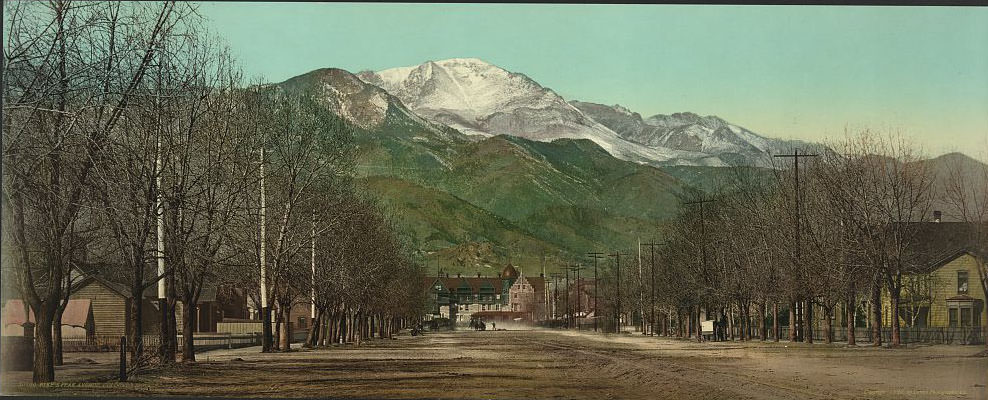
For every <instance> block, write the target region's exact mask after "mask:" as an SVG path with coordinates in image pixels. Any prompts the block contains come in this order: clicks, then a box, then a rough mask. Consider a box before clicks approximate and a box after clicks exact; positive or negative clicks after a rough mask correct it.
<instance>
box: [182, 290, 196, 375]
mask: <svg viewBox="0 0 988 400" xmlns="http://www.w3.org/2000/svg"><path fill="white" fill-rule="evenodd" d="M195 324H196V304H195V303H194V302H192V301H189V299H188V298H185V299H182V362H184V363H192V362H196V341H195V327H196V325H195Z"/></svg>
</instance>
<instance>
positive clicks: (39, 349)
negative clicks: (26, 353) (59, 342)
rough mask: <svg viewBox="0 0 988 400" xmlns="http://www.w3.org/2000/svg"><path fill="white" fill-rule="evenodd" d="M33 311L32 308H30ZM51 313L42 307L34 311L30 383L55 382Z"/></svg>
mask: <svg viewBox="0 0 988 400" xmlns="http://www.w3.org/2000/svg"><path fill="white" fill-rule="evenodd" d="M32 309H33V307H32ZM52 317H53V316H52V313H50V312H49V311H48V310H45V306H44V305H43V306H42V307H41V309H40V310H38V309H34V320H35V323H36V325H34V372H33V374H32V377H31V379H32V381H33V382H34V383H47V382H54V381H55V358H54V354H53V352H52V337H51V336H52V335H51V332H52V329H51V328H52V320H53V318H52Z"/></svg>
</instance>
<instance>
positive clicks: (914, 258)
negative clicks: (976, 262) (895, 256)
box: [906, 222, 988, 273]
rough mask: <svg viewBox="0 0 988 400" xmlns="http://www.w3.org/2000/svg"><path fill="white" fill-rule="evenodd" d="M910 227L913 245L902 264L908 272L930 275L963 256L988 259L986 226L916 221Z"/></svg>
mask: <svg viewBox="0 0 988 400" xmlns="http://www.w3.org/2000/svg"><path fill="white" fill-rule="evenodd" d="M910 225H911V226H910V228H911V229H912V230H913V235H914V236H913V243H914V244H913V245H912V246H911V247H910V248H909V249H908V250H907V253H906V257H907V260H906V261H907V263H908V264H909V265H910V266H911V267H910V270H911V271H912V272H915V273H928V272H932V271H934V270H936V269H937V268H940V267H942V266H943V265H944V264H947V263H949V262H951V261H953V260H955V259H957V257H960V256H962V255H964V254H971V255H974V256H975V257H978V258H981V259H986V258H988V223H969V222H917V223H912V224H910Z"/></svg>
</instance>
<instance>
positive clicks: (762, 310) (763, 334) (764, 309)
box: [758, 302, 768, 342]
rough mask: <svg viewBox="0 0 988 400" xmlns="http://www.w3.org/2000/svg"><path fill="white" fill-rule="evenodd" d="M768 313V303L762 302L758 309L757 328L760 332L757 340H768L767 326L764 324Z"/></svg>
mask: <svg viewBox="0 0 988 400" xmlns="http://www.w3.org/2000/svg"><path fill="white" fill-rule="evenodd" d="M767 313H768V303H766V302H762V305H761V307H758V321H759V322H758V326H759V327H760V328H761V331H760V332H759V334H758V338H759V339H761V341H763V342H764V341H766V340H768V324H766V323H765V318H766V314H767Z"/></svg>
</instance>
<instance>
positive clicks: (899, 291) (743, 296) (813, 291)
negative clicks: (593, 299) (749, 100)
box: [599, 131, 988, 346]
mask: <svg viewBox="0 0 988 400" xmlns="http://www.w3.org/2000/svg"><path fill="white" fill-rule="evenodd" d="M800 151H803V152H804V153H803V154H800V157H799V170H798V174H799V176H798V184H797V183H796V182H797V177H796V174H797V169H795V168H794V163H793V160H792V158H791V157H790V158H776V159H775V161H776V162H777V164H776V168H775V169H774V171H772V172H770V173H765V172H764V171H761V172H759V171H757V170H755V169H752V168H743V167H737V168H732V169H731V171H730V173H729V174H727V175H728V176H727V177H726V178H723V179H722V180H721V181H720V182H717V183H716V184H715V185H712V186H714V189H712V190H707V191H705V192H700V191H687V192H685V193H684V194H682V196H681V197H682V198H681V200H682V206H681V207H680V209H679V210H678V216H677V217H676V218H674V219H673V220H672V221H671V222H669V223H665V224H661V225H660V226H658V227H657V228H656V231H655V232H651V233H648V234H645V235H643V236H644V237H645V238H649V237H654V238H657V239H658V240H656V241H657V242H659V243H655V244H649V243H645V244H642V245H641V246H640V248H641V256H640V257H641V263H642V264H641V265H643V267H641V268H642V270H641V271H639V263H638V262H637V260H636V259H635V256H636V253H637V252H638V249H635V248H634V246H632V247H630V248H628V249H622V250H621V251H620V253H623V254H627V255H626V256H624V257H623V258H624V260H623V264H622V269H623V271H622V272H621V273H620V274H618V273H617V271H615V270H614V260H613V257H612V260H611V262H610V263H609V265H608V266H607V267H606V268H602V269H601V270H602V273H601V277H602V280H601V287H600V288H599V290H600V293H601V294H600V302H601V307H602V311H601V315H602V317H604V318H609V316H610V315H612V314H613V312H612V311H613V309H614V308H616V307H618V306H619V304H621V303H623V307H622V314H623V315H630V313H635V314H637V315H638V316H641V317H639V318H638V319H637V320H636V321H637V322H638V323H639V327H640V328H641V329H642V330H646V331H651V332H659V333H661V334H669V335H679V336H686V337H695V338H697V340H701V339H702V336H701V328H700V326H701V324H700V321H701V318H700V313H701V310H704V311H706V312H708V313H717V314H718V315H722V316H724V318H725V319H726V323H727V324H729V325H728V327H727V331H728V332H729V335H730V339H734V338H735V332H737V334H738V335H739V336H740V337H739V339H741V340H750V339H751V338H752V337H753V336H757V337H759V338H761V339H762V340H765V339H767V338H770V337H772V338H774V339H775V340H779V338H780V337H784V336H788V338H789V339H790V340H793V341H805V342H813V340H814V337H813V335H814V331H813V326H814V323H813V321H818V323H821V324H822V325H823V327H822V328H823V329H822V331H823V332H824V333H823V338H822V339H823V340H824V341H825V342H827V343H830V342H833V341H834V336H835V334H834V333H835V331H836V330H839V329H846V336H847V342H848V343H850V344H854V343H855V340H856V338H855V332H854V324H853V323H852V324H846V323H845V324H842V325H843V326H842V327H837V326H833V324H834V321H838V322H839V321H856V320H859V315H856V313H858V312H859V309H862V310H868V309H870V315H867V316H864V317H865V318H867V319H868V325H869V326H870V328H871V334H870V336H871V337H873V338H875V340H873V341H872V344H873V345H882V337H883V335H882V329H883V325H884V326H885V328H886V329H890V330H891V332H890V335H889V336H888V337H890V339H891V343H889V344H890V345H892V346H898V345H900V344H901V343H902V341H901V337H900V325H901V323H900V321H906V323H909V321H915V314H917V312H915V310H914V309H918V307H920V306H921V305H922V304H925V303H922V302H929V301H931V299H930V298H929V296H925V295H924V294H923V293H925V292H930V291H931V287H932V286H933V285H934V284H935V283H934V282H931V281H930V279H932V278H931V276H930V274H926V273H915V271H919V270H922V267H925V266H926V265H928V264H929V263H930V262H931V261H936V260H930V259H929V258H928V254H925V253H924V252H925V251H927V250H929V246H928V243H926V242H927V241H928V239H929V238H924V237H921V236H920V232H921V231H922V229H923V225H924V224H925V223H931V222H932V221H933V219H934V214H935V213H934V211H940V210H942V211H943V216H944V218H945V219H949V220H951V221H955V222H965V223H968V224H967V225H966V227H964V228H963V229H966V231H965V232H966V233H965V234H964V235H965V236H964V239H965V240H970V243H973V244H974V246H977V244H978V243H980V244H981V246H982V247H984V246H985V245H984V244H986V243H988V167H985V166H984V164H980V165H978V166H976V167H973V169H972V167H970V164H966V166H965V164H964V163H962V162H950V161H949V160H948V161H947V162H945V163H944V164H939V165H938V164H935V163H933V162H932V161H931V160H927V159H926V158H925V157H924V156H923V155H922V154H921V153H920V151H919V150H918V149H917V147H916V146H914V145H912V144H910V142H908V141H907V140H905V139H903V138H902V137H901V136H899V135H898V134H895V133H888V134H880V133H875V132H870V131H861V132H854V133H848V134H846V135H845V137H844V138H843V139H841V140H839V141H835V142H833V143H829V144H828V145H827V146H819V147H818V148H804V149H801V150H800ZM806 153H813V154H806ZM797 185H798V186H797ZM797 187H798V189H797ZM797 195H798V198H797ZM958 229H962V228H958ZM663 238H664V239H663ZM934 239H935V238H934ZM957 245H958V246H962V245H963V244H957ZM981 250H983V249H981ZM653 251H654V256H653V254H652V252H653ZM653 257H654V264H653V262H652V259H653ZM978 268H979V270H978V272H979V274H978V276H977V282H972V284H980V285H981V287H982V289H985V290H986V291H988V270H986V268H988V266H986V265H985V264H984V263H981V264H979V266H978ZM653 273H654V274H655V278H654V284H653V283H652V282H653V280H652V278H651V276H650V275H651V274H653ZM616 277H620V279H621V282H620V286H618V282H617V281H616ZM972 278H974V277H972ZM618 287H621V289H620V290H621V291H622V292H621V295H620V297H621V298H620V299H618V298H617V297H616V294H617V293H619V292H618ZM883 297H884V298H885V299H886V302H885V303H884V305H883V301H882V298H883ZM939 300H940V301H942V300H944V299H939ZM862 301H863V302H865V303H867V304H869V305H870V306H869V307H864V308H862V307H859V305H860V304H861V303H862ZM883 307H886V309H887V310H886V311H885V313H886V320H885V321H884V324H883V311H882V309H883ZM608 310H612V311H608ZM780 310H782V312H785V310H788V321H789V323H788V326H789V330H788V332H786V333H783V332H780V323H779V321H780V320H785V319H786V316H785V315H782V316H780V315H779V313H780ZM814 310H822V313H823V314H824V315H818V316H814V315H813V311H814ZM909 310H914V311H913V312H910V311H909ZM625 313H629V314H625ZM838 313H845V314H846V315H840V316H841V317H843V318H835V317H837V316H838ZM903 313H905V314H906V315H903ZM718 319H719V318H718ZM607 323H608V326H613V321H610V320H608V321H607ZM673 327H675V328H673Z"/></svg>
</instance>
